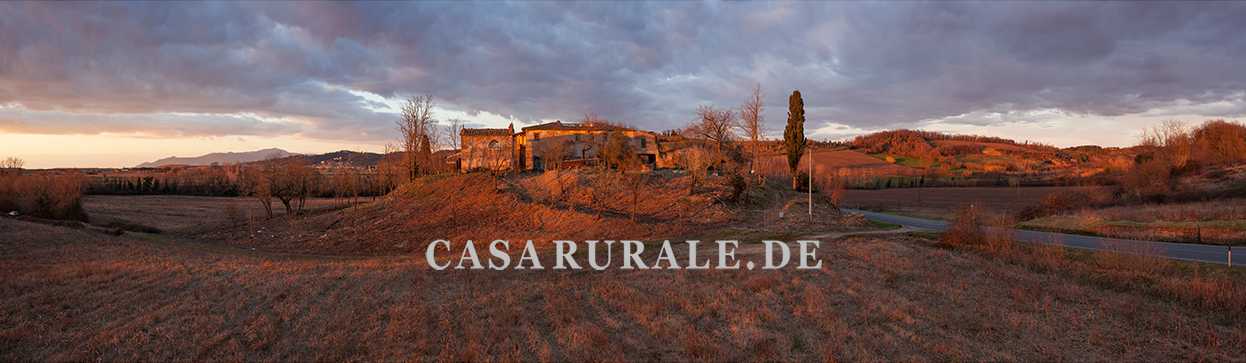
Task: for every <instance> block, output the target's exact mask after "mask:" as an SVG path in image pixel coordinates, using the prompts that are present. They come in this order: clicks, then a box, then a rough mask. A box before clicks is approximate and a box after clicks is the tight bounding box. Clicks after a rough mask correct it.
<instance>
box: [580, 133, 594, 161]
mask: <svg viewBox="0 0 1246 363" xmlns="http://www.w3.org/2000/svg"><path fill="white" fill-rule="evenodd" d="M581 136H582V137H581ZM575 142H576V143H578V144H579V148H578V150H580V158H581V159H587V158H588V151H589V150H592V149H593V147H594V146H597V134H592V133H588V134H576V135H575Z"/></svg>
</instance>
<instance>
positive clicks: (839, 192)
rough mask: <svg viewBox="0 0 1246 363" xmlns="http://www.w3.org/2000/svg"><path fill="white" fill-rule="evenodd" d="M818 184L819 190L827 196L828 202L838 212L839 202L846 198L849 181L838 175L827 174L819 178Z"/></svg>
mask: <svg viewBox="0 0 1246 363" xmlns="http://www.w3.org/2000/svg"><path fill="white" fill-rule="evenodd" d="M818 183H819V186H818V190H819V191H821V192H822V194H823V195H826V201H827V202H828V203H830V204H831V206H832V207H834V208H835V209H837V210H838V209H839V201H840V200H841V199H843V198H844V189H847V187H848V181H847V180H845V179H844V178H841V177H840V176H839V175H837V174H827V175H825V176H823V177H822V178H819V179H818Z"/></svg>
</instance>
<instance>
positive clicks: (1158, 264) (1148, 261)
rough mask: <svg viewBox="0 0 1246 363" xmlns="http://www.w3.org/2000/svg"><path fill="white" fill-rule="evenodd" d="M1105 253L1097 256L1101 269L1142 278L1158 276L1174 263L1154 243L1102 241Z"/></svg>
mask: <svg viewBox="0 0 1246 363" xmlns="http://www.w3.org/2000/svg"><path fill="white" fill-rule="evenodd" d="M1100 243H1102V244H1103V251H1102V252H1100V253H1099V254H1098V255H1097V257H1098V258H1097V260H1096V263H1098V265H1099V267H1101V268H1104V269H1107V270H1111V271H1115V272H1119V273H1124V274H1129V275H1135V276H1136V275H1141V276H1157V275H1159V274H1160V273H1161V272H1163V271H1164V270H1166V269H1167V268H1168V266H1169V265H1170V264H1171V263H1172V262H1171V261H1169V260H1168V259H1167V258H1165V257H1162V256H1164V252H1165V249H1164V248H1163V247H1162V246H1160V245H1159V244H1157V243H1154V242H1135V241H1118V240H1115V239H1102V240H1100Z"/></svg>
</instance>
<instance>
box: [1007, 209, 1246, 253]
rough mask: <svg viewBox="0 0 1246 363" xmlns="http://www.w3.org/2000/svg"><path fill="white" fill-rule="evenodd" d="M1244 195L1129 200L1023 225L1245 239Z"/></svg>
mask: <svg viewBox="0 0 1246 363" xmlns="http://www.w3.org/2000/svg"><path fill="white" fill-rule="evenodd" d="M1244 203H1246V199H1240V198H1238V199H1226V200H1213V201H1206V202H1194V203H1177V204H1153V203H1145V204H1141V203H1140V204H1132V205H1128V206H1113V207H1107V208H1099V209H1089V208H1087V209H1079V210H1076V211H1069V212H1065V213H1062V214H1058V215H1054V216H1050V217H1045V218H1039V219H1034V220H1030V221H1026V222H1024V223H1022V226H1025V227H1031V228H1043V229H1050V230H1058V231H1068V232H1073V233H1092V234H1096V235H1101V236H1106V237H1114V238H1127V239H1140V240H1153V241H1169V242H1185V243H1207V244H1225V245H1228V244H1241V243H1243V241H1246V207H1244V205H1246V204H1244Z"/></svg>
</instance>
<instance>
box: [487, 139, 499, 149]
mask: <svg viewBox="0 0 1246 363" xmlns="http://www.w3.org/2000/svg"><path fill="white" fill-rule="evenodd" d="M489 147H494V148H496V147H502V144H500V143H498V141H497V140H493V141H490V142H489Z"/></svg>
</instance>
